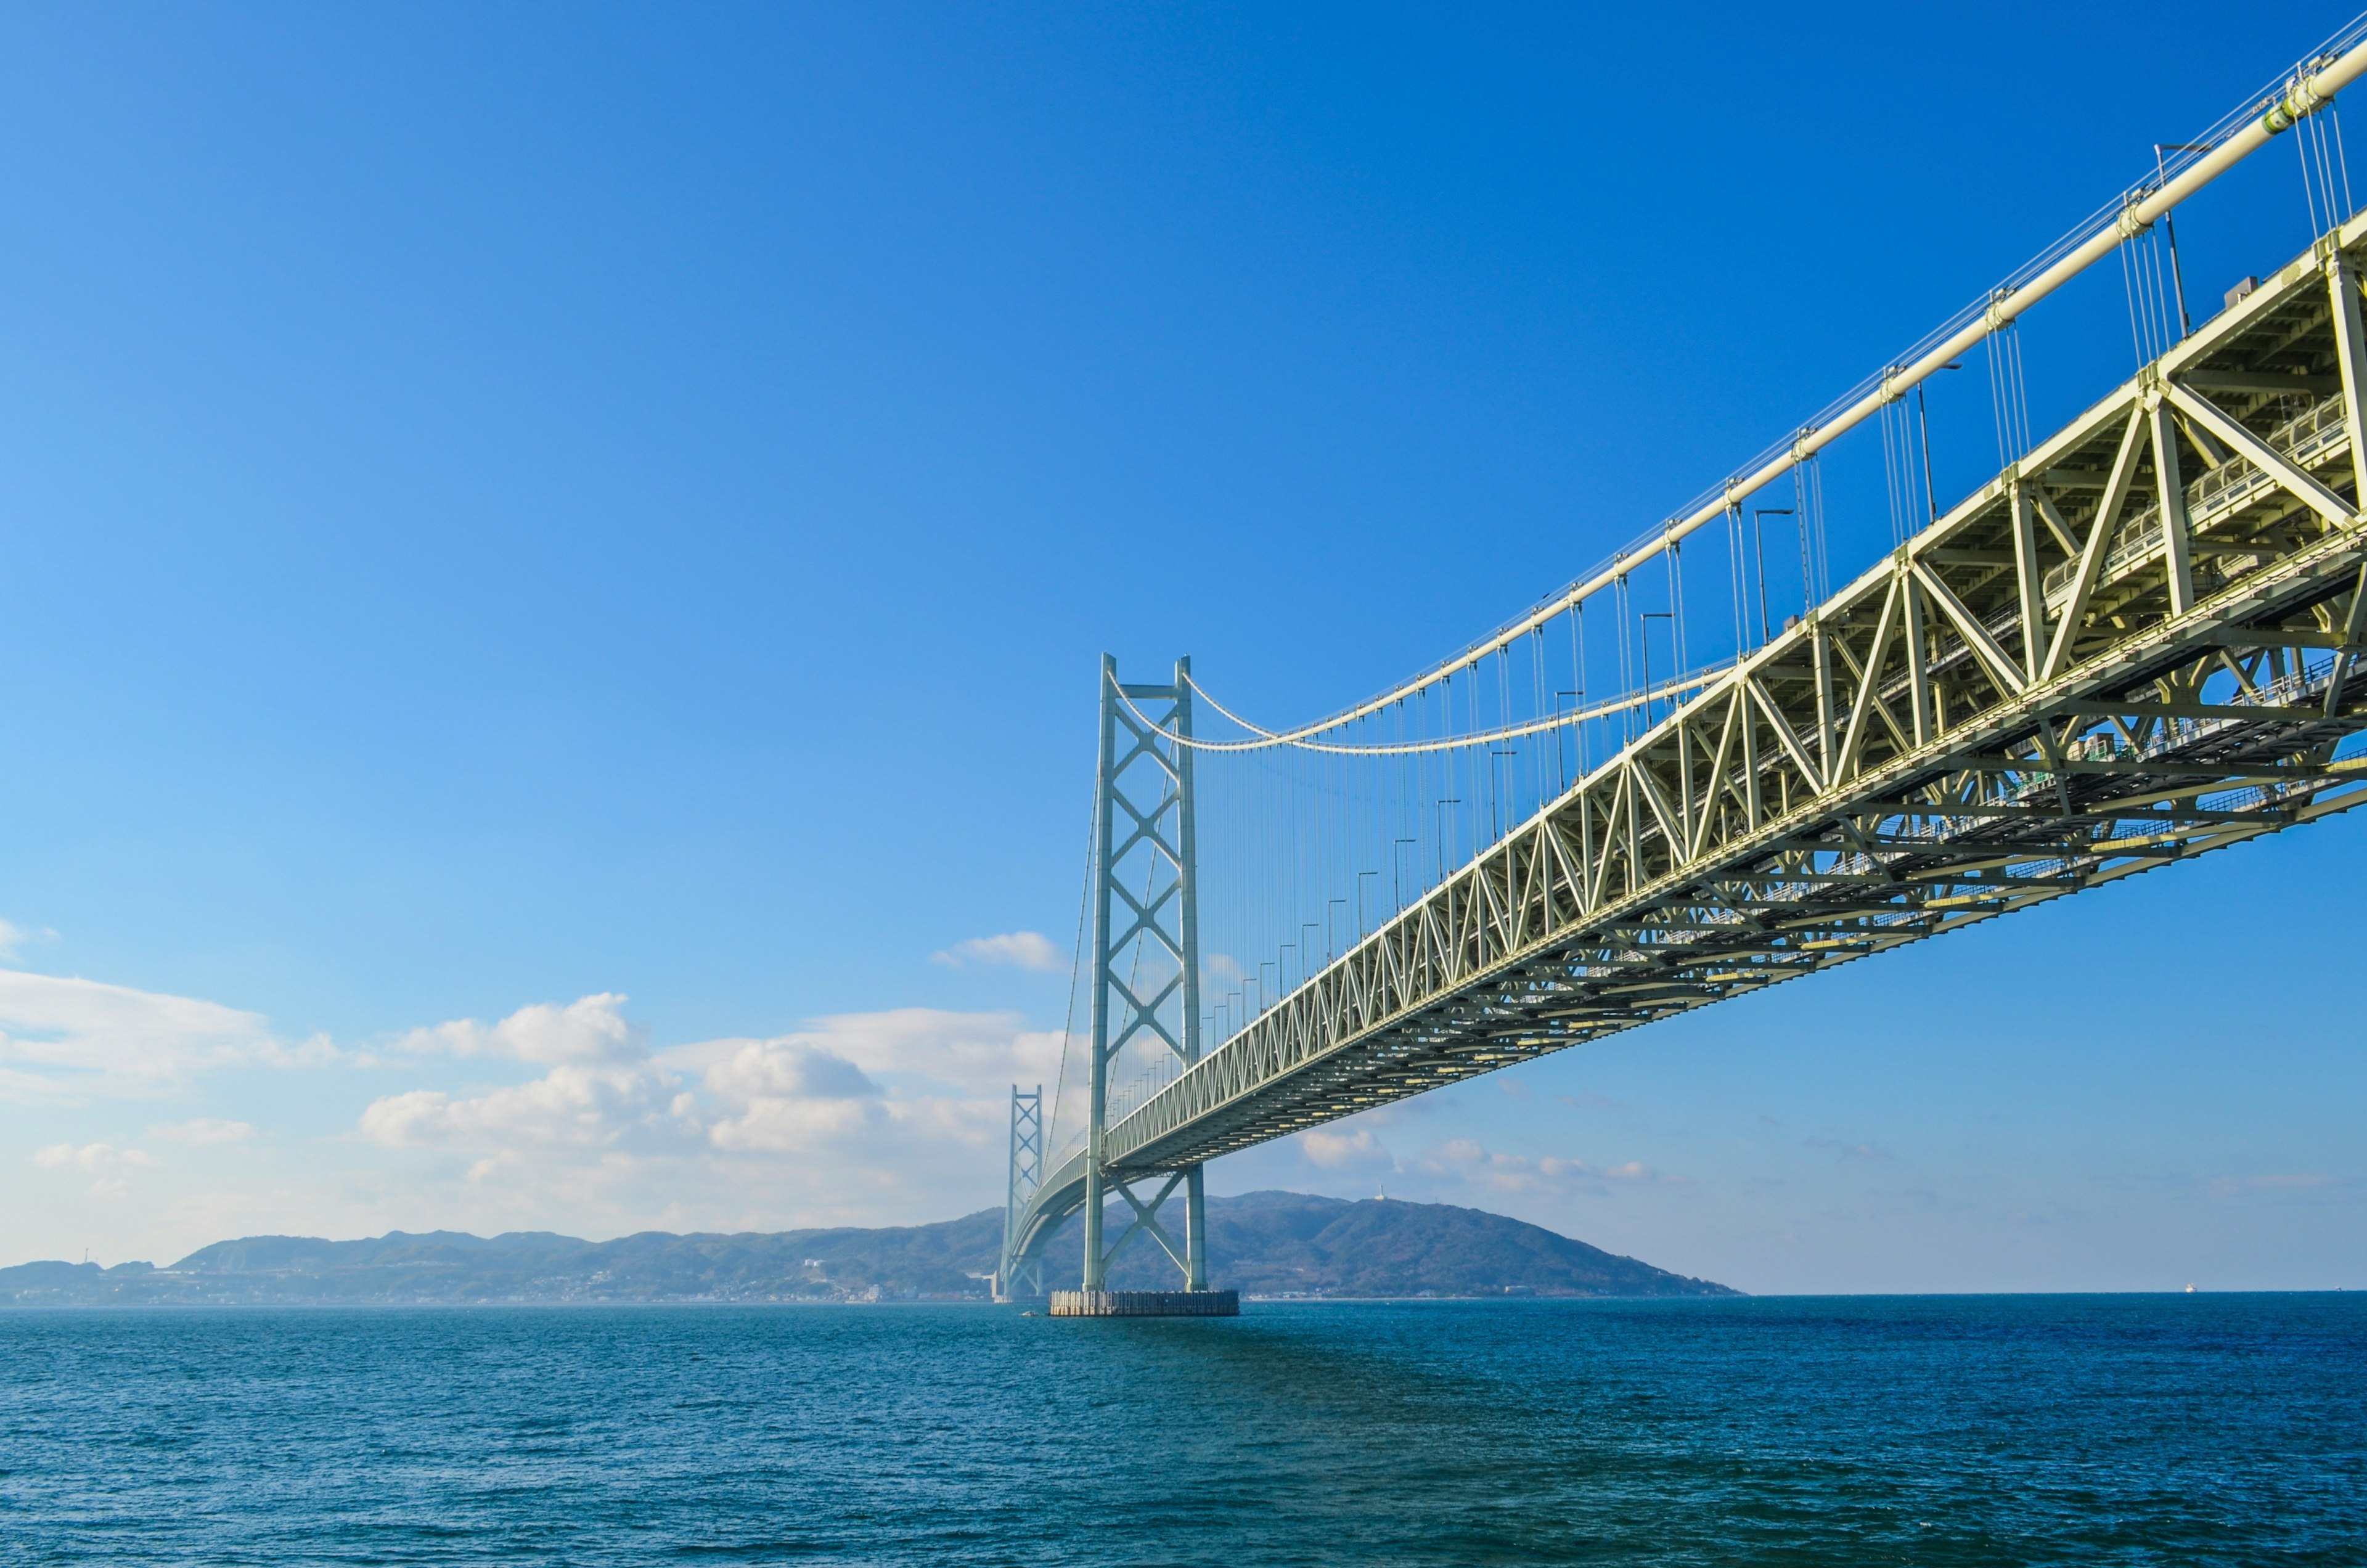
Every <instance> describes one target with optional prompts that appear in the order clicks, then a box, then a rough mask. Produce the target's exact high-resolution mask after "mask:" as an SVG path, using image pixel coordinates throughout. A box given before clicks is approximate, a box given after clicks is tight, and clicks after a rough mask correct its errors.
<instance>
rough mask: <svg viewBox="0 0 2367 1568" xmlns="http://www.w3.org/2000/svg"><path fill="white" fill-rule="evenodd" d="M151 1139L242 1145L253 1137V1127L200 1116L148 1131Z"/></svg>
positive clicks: (248, 1124)
mask: <svg viewBox="0 0 2367 1568" xmlns="http://www.w3.org/2000/svg"><path fill="white" fill-rule="evenodd" d="M148 1135H149V1136H150V1137H152V1138H163V1139H164V1140H166V1141H167V1142H170V1143H176V1144H197V1145H205V1144H243V1143H244V1142H246V1140H247V1139H249V1138H252V1137H253V1136H255V1127H254V1124H253V1123H251V1122H221V1121H217V1120H216V1119H215V1118H213V1117H210V1116H200V1117H198V1118H197V1119H196V1120H194V1121H189V1122H165V1123H164V1124H163V1125H161V1126H156V1127H151V1128H149V1129H148Z"/></svg>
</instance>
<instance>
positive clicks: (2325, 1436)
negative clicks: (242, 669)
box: [0, 1295, 2367, 1565]
mask: <svg viewBox="0 0 2367 1568" xmlns="http://www.w3.org/2000/svg"><path fill="white" fill-rule="evenodd" d="M2362 1445H2367V1296H2360V1295H2327V1296H2249V1297H2247V1296H2176V1297H2035V1298H2033V1297H2004V1298H1974V1297H1955V1298H1944V1297H1943V1298H1929V1297H1925V1298H1896V1299H1871V1298H1854V1299H1829V1300H1801V1299H1792V1300H1765V1301H1713V1302H1668V1303H1636V1302H1592V1303H1556V1302H1518V1303H1485V1304H1475V1303H1409V1304H1404V1305H1377V1304H1353V1305H1352V1304H1331V1305H1314V1304H1308V1305H1298V1304H1291V1305H1261V1304H1259V1303H1251V1305H1250V1306H1249V1307H1248V1308H1247V1309H1246V1311H1245V1312H1244V1314H1243V1315H1242V1316H1241V1317H1240V1318H1239V1319H1235V1320H1229V1321H1226V1320H1217V1321H1200V1322H1176V1321H1169V1322H1157V1321H1151V1322H1144V1321H1132V1322H1127V1321H1115V1322H1082V1323H1081V1322H1072V1321H1065V1320H1062V1321H1055V1320H1050V1319H1045V1318H1023V1317H1019V1316H1017V1315H1014V1314H1012V1313H1010V1312H1008V1311H1004V1310H997V1309H988V1308H983V1307H975V1308H971V1307H869V1308H865V1307H848V1308H795V1307H785V1308H755V1309H739V1308H697V1307H659V1308H580V1309H569V1308H553V1309H539V1308H493V1309H481V1310H423V1311H337V1310H324V1309H312V1310H290V1311H273V1310H266V1309H255V1310H244V1311H223V1312H197V1311H154V1312H123V1311H119V1312H104V1311H101V1312H39V1311H18V1312H13V1313H0V1561H7V1562H70V1561H71V1562H176V1563H177V1562H222V1563H231V1562H235V1563H257V1564H277V1563H314V1562H322V1563H327V1562H381V1563H391V1562H472V1563H473V1562H502V1563H545V1562H547V1563H568V1564H595V1563H623V1562H670V1561H695V1562H863V1563H875V1562H878V1563H902V1562H1015V1563H1035V1562H1080V1563H1104V1562H1111V1563H1116V1562H1175V1563H1221V1564H1229V1565H1238V1564H1251V1563H1288V1562H1308V1563H1328V1562H1341V1563H1352V1562H1353V1563H1367V1562H1416V1563H1519V1562H1670V1563H1674V1562H1771V1563H1772V1562H1780V1563H1818V1562H1835V1563H1841V1562H1847V1563H1884V1562H1913V1563H1956V1562H1963V1563H1973V1562H1979V1563H1998V1562H2082V1563H2088V1562H2179V1563H2191V1562H2278V1563H2286V1562H2328V1563H2334V1562H2339V1563H2346V1564H2357V1563H2361V1562H2367V1457H2362Z"/></svg>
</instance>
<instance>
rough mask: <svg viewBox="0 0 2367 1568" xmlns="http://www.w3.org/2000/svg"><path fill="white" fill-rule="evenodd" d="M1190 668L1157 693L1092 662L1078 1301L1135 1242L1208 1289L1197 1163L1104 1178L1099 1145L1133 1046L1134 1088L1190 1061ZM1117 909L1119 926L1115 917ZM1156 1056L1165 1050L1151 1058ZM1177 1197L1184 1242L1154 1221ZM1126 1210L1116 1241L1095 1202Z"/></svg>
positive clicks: (1107, 664)
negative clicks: (1096, 671)
mask: <svg viewBox="0 0 2367 1568" xmlns="http://www.w3.org/2000/svg"><path fill="white" fill-rule="evenodd" d="M1191 682H1192V661H1191V660H1188V659H1179V660H1176V661H1175V678H1174V680H1173V682H1172V683H1170V684H1166V685H1155V686H1154V685H1139V684H1128V683H1127V682H1121V681H1120V680H1119V679H1118V675H1117V661H1116V660H1114V659H1111V658H1109V657H1108V656H1107V655H1104V656H1103V659H1102V690H1101V746H1100V767H1099V771H1098V773H1097V775H1096V777H1095V781H1094V789H1093V952H1092V974H1091V976H1090V977H1089V981H1088V984H1089V985H1090V987H1091V1004H1092V1005H1091V1011H1090V1015H1089V1016H1090V1026H1089V1027H1090V1029H1091V1040H1090V1044H1089V1051H1088V1058H1089V1063H1090V1077H1089V1080H1088V1083H1087V1094H1088V1097H1089V1098H1088V1103H1087V1111H1086V1128H1085V1144H1086V1160H1085V1247H1084V1270H1083V1278H1082V1287H1083V1289H1084V1290H1085V1291H1087V1292H1100V1291H1105V1290H1106V1289H1107V1288H1108V1279H1109V1268H1110V1264H1111V1263H1112V1262H1113V1261H1114V1260H1115V1259H1116V1258H1117V1256H1118V1255H1119V1253H1120V1252H1121V1251H1123V1250H1124V1248H1125V1247H1126V1246H1127V1243H1128V1242H1130V1241H1132V1240H1133V1239H1134V1237H1135V1236H1136V1235H1149V1236H1150V1238H1151V1240H1152V1241H1154V1242H1155V1243H1157V1244H1158V1246H1159V1247H1160V1248H1161V1250H1162V1251H1164V1252H1165V1253H1166V1254H1167V1256H1168V1258H1169V1259H1170V1260H1171V1261H1172V1262H1173V1263H1174V1265H1175V1267H1176V1269H1177V1270H1178V1271H1179V1272H1180V1273H1181V1274H1182V1275H1183V1288H1184V1290H1186V1291H1190V1292H1204V1291H1206V1289H1207V1288H1208V1264H1207V1217H1206V1201H1205V1200H1204V1198H1203V1194H1202V1182H1201V1175H1200V1168H1199V1167H1198V1166H1196V1165H1195V1166H1190V1167H1186V1168H1178V1169H1169V1170H1139V1171H1135V1170H1126V1171H1120V1170H1114V1169H1112V1168H1110V1167H1109V1165H1108V1163H1107V1160H1106V1158H1105V1155H1104V1146H1105V1145H1104V1134H1105V1132H1106V1130H1107V1128H1108V1126H1109V1124H1110V1122H1111V1121H1112V1120H1113V1116H1112V1112H1113V1110H1115V1111H1116V1114H1117V1115H1120V1116H1122V1115H1124V1114H1125V1113H1126V1111H1129V1110H1131V1109H1132V1108H1133V1106H1134V1104H1135V1102H1136V1100H1138V1098H1139V1097H1140V1093H1141V1091H1142V1088H1143V1086H1142V1084H1140V1083H1129V1084H1127V1085H1123V1086H1116V1088H1117V1096H1118V1100H1119V1103H1118V1104H1117V1105H1116V1106H1115V1107H1114V1106H1113V1104H1112V1093H1113V1087H1114V1086H1113V1084H1112V1082H1111V1071H1112V1068H1113V1066H1116V1065H1117V1064H1118V1062H1119V1059H1120V1056H1121V1054H1122V1053H1124V1052H1126V1051H1127V1049H1128V1048H1129V1047H1132V1046H1138V1045H1149V1046H1150V1047H1151V1048H1152V1049H1153V1050H1157V1051H1159V1055H1157V1056H1156V1057H1155V1058H1154V1059H1153V1061H1152V1062H1150V1063H1148V1064H1145V1063H1142V1062H1140V1061H1138V1060H1137V1061H1136V1062H1135V1064H1134V1065H1135V1066H1138V1067H1140V1068H1142V1069H1143V1070H1142V1074H1141V1077H1142V1079H1143V1080H1144V1082H1146V1083H1149V1082H1159V1081H1164V1079H1165V1078H1166V1077H1172V1073H1173V1072H1179V1071H1182V1070H1183V1069H1185V1068H1188V1067H1190V1066H1192V1064H1193V1063H1195V1062H1196V1061H1198V1060H1199V1059H1200V922H1199V888H1198V886H1197V877H1196V875H1195V867H1194V861H1195V856H1196V853H1197V850H1198V832H1197V824H1196V823H1195V818H1194V803H1193V790H1192V750H1191V748H1190V747H1189V746H1188V745H1186V744H1184V742H1185V741H1187V740H1189V739H1190V738H1191V734H1192V684H1191ZM1119 908H1123V909H1124V910H1125V911H1126V913H1127V919H1126V920H1125V921H1124V923H1123V925H1122V926H1120V925H1119V924H1118V923H1117V922H1116V920H1114V919H1113V912H1114V911H1115V910H1117V909H1119ZM1161 1047H1163V1050H1161V1049H1160V1048H1161ZM1179 1188H1181V1189H1182V1190H1183V1225H1182V1230H1183V1235H1181V1236H1180V1237H1179V1236H1177V1235H1175V1234H1174V1233H1173V1231H1172V1229H1171V1228H1170V1226H1171V1224H1172V1221H1170V1222H1167V1223H1162V1221H1161V1207H1162V1205H1163V1204H1164V1203H1165V1202H1166V1201H1167V1200H1168V1199H1169V1198H1170V1197H1171V1196H1173V1195H1174V1194H1175V1192H1176V1191H1177V1190H1178V1189H1179ZM1113 1195H1114V1196H1116V1198H1117V1199H1118V1200H1119V1201H1122V1203H1123V1204H1124V1205H1125V1211H1126V1213H1125V1219H1124V1224H1123V1225H1122V1228H1120V1229H1119V1231H1118V1234H1117V1235H1116V1238H1115V1239H1110V1238H1109V1237H1108V1235H1107V1227H1106V1224H1105V1214H1104V1204H1105V1203H1106V1202H1107V1201H1109V1199H1110V1198H1111V1197H1112V1196H1113Z"/></svg>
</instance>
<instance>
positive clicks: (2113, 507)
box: [2038, 403, 2146, 681]
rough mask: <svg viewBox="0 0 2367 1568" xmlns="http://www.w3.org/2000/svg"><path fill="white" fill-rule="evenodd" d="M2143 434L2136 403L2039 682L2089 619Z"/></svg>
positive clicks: (2049, 676) (2056, 667) (2051, 674)
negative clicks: (2090, 601)
mask: <svg viewBox="0 0 2367 1568" xmlns="http://www.w3.org/2000/svg"><path fill="white" fill-rule="evenodd" d="M2145 436H2146V412H2145V406H2144V405H2143V404H2141V403H2139V404H2135V405H2133V406H2132V407H2131V408H2130V410H2129V424H2128V428H2127V429H2126V430H2125V431H2124V432H2122V434H2121V449H2120V451H2119V452H2118V453H2116V454H2115V455H2114V456H2113V457H2112V477H2111V478H2110V479H2106V480H2105V481H2104V499H2103V501H2102V502H2101V503H2100V504H2099V505H2098V506H2097V508H2096V520H2095V521H2094V522H2093V523H2092V524H2090V525H2089V529H2088V543H2087V546H2086V547H2084V548H2083V549H2081V550H2080V552H2079V570H2078V572H2077V573H2076V574H2075V575H2074V576H2073V578H2072V580H2071V592H2070V596H2069V597H2068V598H2067V599H2066V600H2065V601H2064V603H2063V618H2062V619H2061V620H2059V621H2057V622H2056V625H2055V639H2054V641H2052V642H2051V643H2049V644H2048V645H2047V649H2046V663H2045V664H2044V667H2043V668H2041V669H2040V671H2039V672H2038V678H2039V679H2040V680H2041V681H2052V680H2053V679H2055V677H2056V674H2058V673H2059V672H2060V671H2062V669H2063V665H2064V661H2065V660H2067V659H2068V658H2069V657H2070V655H2071V639H2072V638H2074V637H2077V636H2078V634H2079V623H2080V622H2082V621H2084V620H2086V619H2087V618H2088V600H2089V598H2090V596H2091V595H2092V594H2093V593H2094V592H2096V581H2097V579H2098V578H2100V577H2101V576H2102V575H2103V570H2104V557H2105V554H2106V552H2108V551H2109V550H2111V548H2112V539H2113V536H2115V535H2116V534H2118V533H2119V532H2120V526H2121V509H2122V508H2123V507H2124V506H2126V505H2127V504H2128V499H2129V487H2130V485H2131V484H2133V483H2134V482H2135V479H2136V475H2137V458H2138V457H2140V456H2141V455H2142V454H2143V452H2144V450H2145Z"/></svg>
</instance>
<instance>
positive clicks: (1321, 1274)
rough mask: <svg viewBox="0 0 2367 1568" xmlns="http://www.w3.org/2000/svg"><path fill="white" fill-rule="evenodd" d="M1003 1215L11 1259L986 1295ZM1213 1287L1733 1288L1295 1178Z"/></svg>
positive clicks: (752, 1298)
mask: <svg viewBox="0 0 2367 1568" xmlns="http://www.w3.org/2000/svg"><path fill="white" fill-rule="evenodd" d="M1077 1230H1078V1226H1077V1225H1076V1224H1075V1222H1074V1221H1071V1223H1070V1224H1069V1225H1068V1226H1067V1227H1066V1228H1065V1229H1064V1230H1063V1232H1062V1233H1061V1234H1060V1235H1059V1236H1056V1237H1055V1238H1054V1241H1053V1243H1052V1245H1051V1248H1050V1251H1049V1253H1048V1258H1049V1263H1048V1268H1047V1275H1048V1278H1049V1279H1050V1280H1053V1281H1054V1282H1056V1283H1059V1282H1066V1281H1071V1280H1074V1279H1075V1277H1076V1274H1077V1262H1078V1258H1079V1250H1078V1241H1077ZM1001 1243H1002V1211H1001V1210H999V1209H984V1210H980V1212H979V1213H974V1214H968V1215H966V1216H964V1217H963V1218H961V1219H958V1220H947V1221H945V1222H943V1223H941V1224H932V1225H907V1226H897V1227H891V1228H887V1229H878V1230H858V1229H835V1230H802V1231H784V1232H780V1233H777V1234H772V1235H760V1234H754V1233H748V1234H742V1235H671V1234H668V1233H666V1232H663V1231H650V1232H644V1233H642V1234H640V1235H629V1236H621V1237H619V1238H617V1240H614V1241H604V1242H590V1241H580V1240H577V1239H576V1238H575V1237H572V1236H564V1235H553V1234H551V1233H549V1232H547V1231H514V1232H510V1233H508V1234H506V1235H497V1236H493V1237H490V1238H488V1237H481V1236H474V1235H466V1234H463V1233H460V1232H457V1231H431V1232H427V1233H425V1234H419V1235H414V1234H408V1233H404V1232H401V1231H397V1232H394V1233H392V1234H391V1235H383V1236H378V1237H374V1238H371V1239H368V1240H363V1241H322V1240H317V1239H314V1238H311V1237H306V1236H247V1237H244V1238H243V1239H241V1240H237V1241H224V1242H217V1243H215V1244H214V1245H213V1246H211V1247H204V1248H201V1249H200V1250H198V1251H197V1252H194V1253H191V1254H190V1255H189V1256H188V1257H187V1258H182V1259H181V1260H180V1261H179V1262H178V1263H176V1264H173V1265H172V1266H171V1267H169V1268H165V1269H157V1268H153V1267H152V1266H150V1265H148V1264H145V1263H123V1264H118V1265H117V1266H116V1267H114V1268H112V1269H100V1268H99V1267H98V1266H97V1265H96V1264H93V1263H28V1264H24V1265H22V1266H20V1267H17V1268H14V1269H0V1304H6V1303H14V1304H17V1305H21V1306H35V1305H60V1306H63V1305H100V1304H122V1305H137V1304H148V1303H154V1304H164V1303H190V1304H205V1303H255V1304H267V1303H378V1304H401V1303H470V1302H488V1303H490V1302H678V1301H741V1302H761V1301H793V1302H794V1301H805V1302H845V1301H910V1300H940V1301H942V1300H958V1299H965V1298H974V1297H983V1296H984V1294H985V1292H986V1281H985V1280H984V1279H983V1278H982V1276H984V1275H987V1274H989V1273H991V1271H992V1270H993V1268H994V1261H995V1253H996V1250H997V1248H998V1247H1000V1245H1001ZM1208 1257H1209V1263H1210V1274H1211V1280H1210V1282H1211V1283H1212V1284H1216V1285H1219V1286H1231V1287H1233V1288H1235V1289H1238V1290H1240V1292H1242V1293H1244V1294H1245V1295H1265V1296H1280V1295H1296V1296H1364V1297H1370V1296H1400V1297H1402V1296H1421V1295H1434V1296H1502V1295H1505V1294H1508V1293H1510V1294H1516V1295H1539V1296H1718V1295H1731V1294H1734V1293H1735V1292H1731V1291H1728V1290H1727V1288H1726V1287H1725V1286H1723V1285H1716V1284H1712V1283H1710V1282H1709V1281H1707V1280H1693V1279H1688V1278H1685V1277H1684V1276H1682V1275H1678V1274H1671V1273H1669V1272H1666V1271H1665V1270H1662V1269H1655V1268H1653V1267H1652V1266H1651V1265H1649V1264H1648V1263H1640V1262H1638V1261H1637V1260H1636V1259H1635V1258H1622V1257H1618V1256H1616V1255H1614V1254H1612V1253H1608V1252H1604V1251H1603V1250H1601V1249H1600V1248H1597V1247H1589V1246H1587V1245H1586V1244H1585V1243H1584V1242H1581V1241H1573V1240H1571V1239H1570V1238H1569V1237H1568V1236H1565V1235H1556V1234H1555V1233H1554V1232H1552V1231H1549V1230H1546V1229H1544V1228H1543V1227H1541V1226H1538V1225H1533V1224H1526V1223H1524V1222H1523V1221H1520V1220H1514V1219H1507V1218H1506V1217H1504V1216H1503V1215H1501V1214H1490V1213H1485V1212H1483V1211H1481V1210H1478V1209H1463V1208H1457V1207H1455V1206H1454V1205H1452V1204H1447V1203H1406V1202H1399V1201H1394V1200H1381V1199H1367V1200H1365V1201H1362V1202H1350V1201H1346V1200H1344V1199H1339V1198H1317V1197H1310V1196H1308V1195H1306V1194H1304V1193H1298V1192H1251V1193H1248V1194H1245V1195H1244V1196H1241V1197H1238V1198H1211V1199H1209V1200H1208ZM1174 1280H1175V1270H1174V1268H1173V1266H1172V1265H1171V1264H1170V1263H1168V1261H1167V1259H1166V1258H1165V1256H1164V1255H1163V1254H1161V1252H1160V1251H1159V1250H1158V1248H1157V1247H1156V1246H1155V1245H1154V1244H1152V1243H1151V1242H1150V1239H1149V1238H1148V1237H1145V1236H1138V1237H1137V1238H1136V1240H1135V1242H1134V1244H1133V1245H1132V1247H1130V1248H1129V1250H1128V1251H1127V1253H1126V1254H1125V1255H1123V1256H1122V1257H1121V1258H1120V1259H1119V1261H1118V1264H1117V1266H1116V1269H1114V1270H1113V1277H1112V1280H1111V1283H1112V1284H1113V1285H1114V1286H1116V1287H1118V1288H1121V1289H1157V1288H1172V1285H1173V1283H1174Z"/></svg>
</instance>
